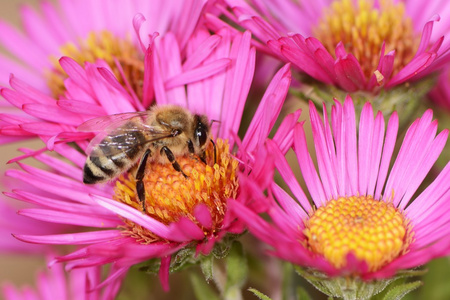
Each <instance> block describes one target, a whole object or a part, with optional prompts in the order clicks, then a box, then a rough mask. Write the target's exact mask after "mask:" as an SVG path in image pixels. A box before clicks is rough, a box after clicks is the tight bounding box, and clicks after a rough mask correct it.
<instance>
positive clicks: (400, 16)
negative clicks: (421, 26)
mask: <svg viewBox="0 0 450 300" xmlns="http://www.w3.org/2000/svg"><path fill="white" fill-rule="evenodd" d="M355 2H357V4H355ZM313 34H314V36H315V37H316V38H318V39H319V40H320V41H321V42H322V43H323V45H324V46H325V48H327V50H328V51H329V52H330V53H334V50H335V48H336V45H337V44H338V43H339V42H340V41H342V42H343V45H344V47H345V49H346V51H347V52H349V53H352V54H353V55H354V56H355V57H356V59H357V60H358V61H359V63H360V64H361V66H362V70H363V72H364V74H365V76H366V78H370V77H371V76H372V75H373V74H374V72H375V71H376V69H377V67H378V62H379V59H380V51H381V45H382V43H383V42H385V43H386V50H385V54H387V53H388V52H389V51H391V50H395V61H394V69H393V74H395V73H397V72H398V71H399V70H401V69H402V68H403V67H404V66H405V65H406V64H407V63H408V62H409V61H410V60H411V59H412V57H413V56H414V54H415V51H416V50H417V48H418V46H419V43H420V37H419V36H417V35H416V34H415V33H414V29H413V26H412V21H411V19H410V18H409V17H406V16H405V7H404V4H403V3H402V2H398V3H396V4H394V3H392V1H391V0H381V1H379V6H378V7H374V5H373V1H369V0H359V1H353V0H336V1H334V2H332V4H331V5H330V7H328V8H327V9H325V11H324V14H323V17H322V19H321V20H320V21H319V24H318V26H317V27H316V28H314V29H313Z"/></svg>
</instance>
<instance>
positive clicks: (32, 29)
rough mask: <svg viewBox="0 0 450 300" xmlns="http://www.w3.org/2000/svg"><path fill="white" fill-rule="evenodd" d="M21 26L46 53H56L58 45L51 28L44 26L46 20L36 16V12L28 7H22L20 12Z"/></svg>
mask: <svg viewBox="0 0 450 300" xmlns="http://www.w3.org/2000/svg"><path fill="white" fill-rule="evenodd" d="M20 13H21V16H22V20H23V23H24V24H23V25H24V28H25V30H26V32H27V35H28V37H29V38H30V39H31V40H32V41H34V42H35V43H39V47H42V48H43V51H44V52H46V53H57V52H58V50H59V48H60V46H61V45H60V43H58V41H57V40H56V37H55V36H54V32H53V28H52V27H50V26H48V24H46V20H45V19H43V18H41V17H40V16H38V15H37V14H36V11H35V10H34V9H32V8H31V7H30V6H28V5H26V6H22V7H21V10H20Z"/></svg>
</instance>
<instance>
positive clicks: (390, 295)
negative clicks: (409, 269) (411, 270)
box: [383, 281, 423, 300]
mask: <svg viewBox="0 0 450 300" xmlns="http://www.w3.org/2000/svg"><path fill="white" fill-rule="evenodd" d="M422 284H423V283H422V281H414V282H409V283H404V284H401V285H397V286H396V287H394V288H392V289H391V290H389V291H388V292H387V293H386V295H385V296H384V298H383V299H384V300H400V299H402V298H403V297H404V296H405V295H406V294H408V293H409V292H411V291H413V290H415V289H417V288H418V287H420V286H421V285H422Z"/></svg>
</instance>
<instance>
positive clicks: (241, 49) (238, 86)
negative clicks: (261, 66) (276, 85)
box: [219, 31, 276, 139]
mask: <svg viewBox="0 0 450 300" xmlns="http://www.w3.org/2000/svg"><path fill="white" fill-rule="evenodd" d="M250 43H251V34H250V32H248V31H246V32H244V34H243V35H238V36H236V37H235V38H234V39H233V43H232V45H231V50H230V57H232V58H233V59H235V63H234V64H233V65H232V66H230V69H229V70H228V72H229V73H228V74H227V75H228V76H227V79H226V82H225V91H224V96H223V104H224V105H223V107H222V112H221V120H222V124H221V127H220V132H219V135H220V136H221V137H223V138H229V139H231V137H230V132H238V130H239V125H240V124H241V119H242V113H243V111H244V103H245V100H244V99H246V98H247V96H248V92H249V90H250V85H251V82H252V79H253V75H254V72H255V56H256V51H255V49H254V48H250ZM275 77H276V75H275ZM274 81H275V80H274ZM270 86H271V85H269V87H270ZM268 89H269V88H268ZM261 101H263V100H261Z"/></svg>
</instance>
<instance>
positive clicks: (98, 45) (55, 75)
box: [46, 31, 144, 99]
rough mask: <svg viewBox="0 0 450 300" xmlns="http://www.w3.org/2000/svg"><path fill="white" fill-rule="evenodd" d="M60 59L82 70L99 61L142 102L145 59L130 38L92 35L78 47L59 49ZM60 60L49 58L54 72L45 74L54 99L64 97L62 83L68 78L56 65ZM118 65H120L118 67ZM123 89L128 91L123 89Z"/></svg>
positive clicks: (75, 45) (107, 33) (81, 41)
mask: <svg viewBox="0 0 450 300" xmlns="http://www.w3.org/2000/svg"><path fill="white" fill-rule="evenodd" d="M61 55H62V56H68V57H70V58H72V59H74V60H75V61H76V62H78V63H79V64H80V65H81V66H84V63H85V62H91V63H93V62H95V61H97V60H98V59H102V60H104V61H105V62H106V63H107V64H108V65H109V67H110V68H111V69H112V71H113V73H114V75H115V76H116V78H118V80H119V82H120V83H121V84H122V85H123V86H125V80H126V81H128V83H129V84H130V86H131V89H132V90H133V91H134V92H135V93H136V95H137V96H138V97H139V99H142V86H143V80H144V63H143V61H144V58H143V54H142V53H141V52H140V51H139V50H138V49H137V48H136V46H135V45H134V44H133V43H132V42H131V40H130V39H129V38H128V39H121V38H117V37H115V36H114V35H113V34H112V33H111V32H108V31H103V32H100V33H94V32H93V33H90V34H89V35H88V37H87V38H86V39H85V40H80V41H79V42H78V43H77V44H74V43H68V44H66V45H64V46H62V47H61ZM59 58H60V57H59V56H51V57H50V60H51V61H52V63H53V68H52V69H51V70H48V71H47V74H46V75H47V84H48V86H49V87H50V89H51V91H52V93H53V96H55V97H58V96H60V95H63V94H64V92H65V87H64V80H65V79H66V78H67V74H66V73H65V72H64V70H63V69H62V68H61V66H60V65H59V62H58V60H59ZM117 64H120V67H118V66H117ZM120 68H121V69H122V70H120ZM122 73H123V74H122ZM124 77H125V78H124ZM125 88H127V87H126V86H125Z"/></svg>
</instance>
